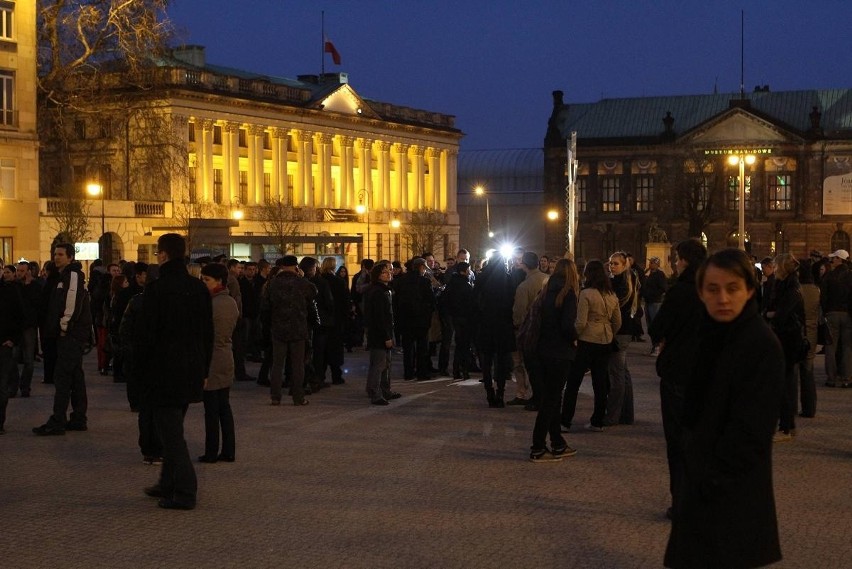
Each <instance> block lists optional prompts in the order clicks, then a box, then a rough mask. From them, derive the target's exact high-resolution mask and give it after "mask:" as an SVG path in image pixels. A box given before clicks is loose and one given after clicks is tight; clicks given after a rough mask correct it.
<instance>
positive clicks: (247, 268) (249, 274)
mask: <svg viewBox="0 0 852 569" xmlns="http://www.w3.org/2000/svg"><path fill="white" fill-rule="evenodd" d="M243 267H244V269H243V276H244V277H245V278H247V279H248V280H252V279H253V278H254V277H255V276H257V263H255V262H254V261H249V262H248V263H246V264H245V265H243Z"/></svg>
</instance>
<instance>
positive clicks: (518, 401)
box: [506, 397, 530, 405]
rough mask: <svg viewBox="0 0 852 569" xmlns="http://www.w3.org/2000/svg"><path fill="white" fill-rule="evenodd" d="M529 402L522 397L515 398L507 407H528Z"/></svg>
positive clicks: (508, 402) (507, 403)
mask: <svg viewBox="0 0 852 569" xmlns="http://www.w3.org/2000/svg"><path fill="white" fill-rule="evenodd" d="M529 402H530V400H529V399H521V398H520V397H515V398H514V399H512V400H511V401H507V402H506V405H527V404H528V403H529Z"/></svg>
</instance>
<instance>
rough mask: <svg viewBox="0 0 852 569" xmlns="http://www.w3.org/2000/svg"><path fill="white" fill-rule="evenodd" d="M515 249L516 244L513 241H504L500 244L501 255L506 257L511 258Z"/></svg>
mask: <svg viewBox="0 0 852 569" xmlns="http://www.w3.org/2000/svg"><path fill="white" fill-rule="evenodd" d="M514 251H515V246H514V245H513V244H511V243H503V244H502V245H500V255H501V256H502V257H503V258H504V259H511V258H512V253H513V252H514Z"/></svg>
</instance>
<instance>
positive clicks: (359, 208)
mask: <svg viewBox="0 0 852 569" xmlns="http://www.w3.org/2000/svg"><path fill="white" fill-rule="evenodd" d="M358 201H359V202H360V203H359V204H358V205H356V206H355V211H356V212H358V215H364V214H366V215H367V247H366V249H365V250H364V257H365V258H367V259H369V258H370V205H371V204H370V192H368V191H367V190H358ZM364 202H366V204H365V203H364Z"/></svg>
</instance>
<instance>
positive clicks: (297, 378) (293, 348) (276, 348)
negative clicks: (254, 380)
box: [269, 340, 305, 403]
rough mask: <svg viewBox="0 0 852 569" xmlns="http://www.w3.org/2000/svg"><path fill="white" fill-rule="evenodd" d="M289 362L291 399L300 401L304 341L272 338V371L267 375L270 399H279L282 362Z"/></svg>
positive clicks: (303, 378)
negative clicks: (281, 340)
mask: <svg viewBox="0 0 852 569" xmlns="http://www.w3.org/2000/svg"><path fill="white" fill-rule="evenodd" d="M287 361H289V363H290V373H291V376H290V394H291V395H292V396H293V401H294V402H296V403H301V402H302V401H303V400H304V399H305V388H304V385H303V384H304V383H305V341H304V340H294V341H292V342H279V341H278V340H272V371H270V375H269V390H270V394H271V396H272V399H273V400H275V401H280V400H281V381H282V379H283V376H284V364H285V362H287Z"/></svg>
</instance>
